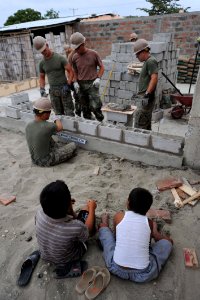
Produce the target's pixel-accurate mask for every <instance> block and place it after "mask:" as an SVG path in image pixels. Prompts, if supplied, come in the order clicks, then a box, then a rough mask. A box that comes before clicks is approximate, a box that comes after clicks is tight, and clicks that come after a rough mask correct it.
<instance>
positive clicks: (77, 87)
mask: <svg viewBox="0 0 200 300" xmlns="http://www.w3.org/2000/svg"><path fill="white" fill-rule="evenodd" d="M73 85H74V89H75V92H76V93H77V94H78V92H79V90H80V85H79V84H78V82H77V81H75V82H74V83H73Z"/></svg>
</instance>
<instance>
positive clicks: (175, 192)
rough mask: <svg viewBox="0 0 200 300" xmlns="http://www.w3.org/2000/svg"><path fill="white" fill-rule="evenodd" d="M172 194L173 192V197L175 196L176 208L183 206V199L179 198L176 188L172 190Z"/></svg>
mask: <svg viewBox="0 0 200 300" xmlns="http://www.w3.org/2000/svg"><path fill="white" fill-rule="evenodd" d="M171 192H172V195H173V196H174V200H175V201H174V205H175V206H176V207H180V206H182V200H181V198H180V197H179V195H178V193H177V191H176V189H175V188H172V189H171Z"/></svg>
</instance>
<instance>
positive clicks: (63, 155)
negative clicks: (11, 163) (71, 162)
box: [33, 140, 76, 167]
mask: <svg viewBox="0 0 200 300" xmlns="http://www.w3.org/2000/svg"><path fill="white" fill-rule="evenodd" d="M75 150H76V145H75V143H69V144H67V145H63V144H61V143H55V142H54V141H53V140H52V141H51V151H50V154H49V157H48V158H45V159H38V160H37V161H33V162H34V163H35V164H36V165H38V166H40V167H51V166H55V165H58V164H61V163H63V162H65V161H67V160H68V159H70V158H71V157H72V156H73V155H74V153H75Z"/></svg>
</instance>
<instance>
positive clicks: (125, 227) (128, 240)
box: [113, 211, 151, 270]
mask: <svg viewBox="0 0 200 300" xmlns="http://www.w3.org/2000/svg"><path fill="white" fill-rule="evenodd" d="M150 234H151V230H150V227H149V222H148V219H147V217H146V216H142V215H139V214H136V213H134V212H133V211H127V212H125V215H124V218H123V219H122V221H121V222H120V223H119V224H118V225H117V227H116V246H115V251H114V256H113V259H114V261H115V263H116V264H118V265H120V266H123V267H128V268H134V269H140V270H141V269H144V268H146V267H147V266H148V265H149V241H150Z"/></svg>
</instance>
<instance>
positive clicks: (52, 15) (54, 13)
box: [44, 8, 59, 19]
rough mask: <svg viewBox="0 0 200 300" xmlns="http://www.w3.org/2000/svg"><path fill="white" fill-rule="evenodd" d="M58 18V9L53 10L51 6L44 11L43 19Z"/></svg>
mask: <svg viewBox="0 0 200 300" xmlns="http://www.w3.org/2000/svg"><path fill="white" fill-rule="evenodd" d="M56 18H59V11H55V10H54V9H53V8H51V9H49V10H47V11H46V13H45V14H44V19H56Z"/></svg>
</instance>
